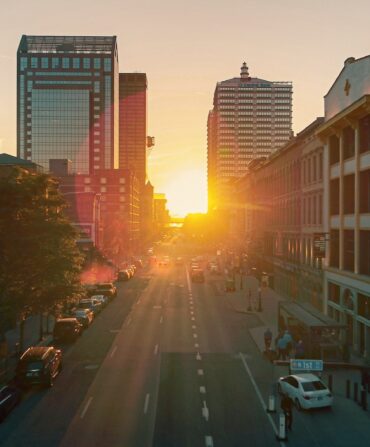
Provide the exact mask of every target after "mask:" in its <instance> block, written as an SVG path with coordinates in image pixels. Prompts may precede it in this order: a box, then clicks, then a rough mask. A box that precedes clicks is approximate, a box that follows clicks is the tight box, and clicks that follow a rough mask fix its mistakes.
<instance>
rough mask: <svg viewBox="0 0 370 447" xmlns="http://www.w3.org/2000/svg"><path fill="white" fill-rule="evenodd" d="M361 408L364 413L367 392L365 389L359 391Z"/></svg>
mask: <svg viewBox="0 0 370 447" xmlns="http://www.w3.org/2000/svg"><path fill="white" fill-rule="evenodd" d="M361 407H362V409H363V410H364V411H367V392H366V388H365V387H364V388H362V390H361Z"/></svg>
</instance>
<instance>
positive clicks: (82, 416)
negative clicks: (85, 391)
mask: <svg viewBox="0 0 370 447" xmlns="http://www.w3.org/2000/svg"><path fill="white" fill-rule="evenodd" d="M92 400H93V398H92V396H91V397H89V398H88V400H87V402H86V405H85V407H84V409H83V410H82V413H81V416H80V417H81V419H83V418H84V417H85V414H86V412H87V410H88V409H89V406H90V404H91V401H92Z"/></svg>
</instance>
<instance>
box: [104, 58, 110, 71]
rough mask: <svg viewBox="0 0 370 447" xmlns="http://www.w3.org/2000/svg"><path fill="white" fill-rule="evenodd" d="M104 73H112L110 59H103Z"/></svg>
mask: <svg viewBox="0 0 370 447" xmlns="http://www.w3.org/2000/svg"><path fill="white" fill-rule="evenodd" d="M104 71H106V72H110V71H112V60H111V59H110V58H107V57H106V58H105V59H104Z"/></svg>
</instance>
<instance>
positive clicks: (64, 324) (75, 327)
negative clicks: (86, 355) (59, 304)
mask: <svg viewBox="0 0 370 447" xmlns="http://www.w3.org/2000/svg"><path fill="white" fill-rule="evenodd" d="M82 331H83V326H82V324H81V323H79V321H78V320H77V318H61V319H60V320H57V321H56V322H55V325H54V331H53V338H54V340H55V341H67V342H68V341H75V340H76V339H77V338H78V337H79V336H80V335H81V334H82Z"/></svg>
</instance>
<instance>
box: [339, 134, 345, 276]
mask: <svg viewBox="0 0 370 447" xmlns="http://www.w3.org/2000/svg"><path fill="white" fill-rule="evenodd" d="M343 174H344V157H343V131H341V132H340V135H339V270H343V264H344V262H343V261H344V257H343V256H344V240H343V234H344V233H343V227H344V202H343V200H344V188H343V187H344V180H343Z"/></svg>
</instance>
